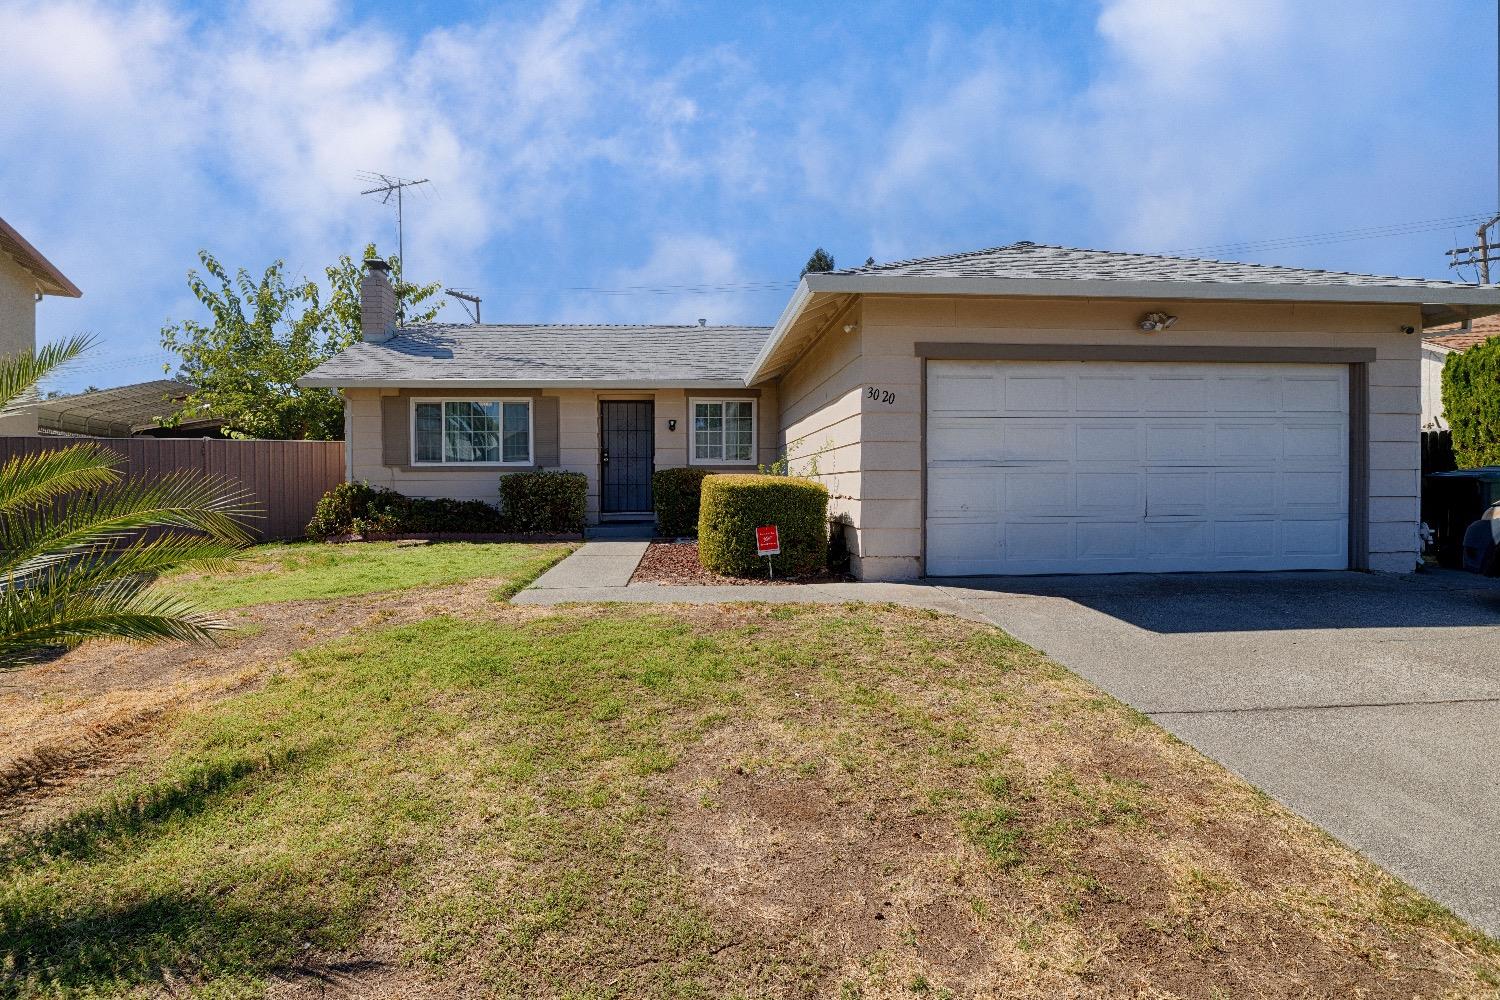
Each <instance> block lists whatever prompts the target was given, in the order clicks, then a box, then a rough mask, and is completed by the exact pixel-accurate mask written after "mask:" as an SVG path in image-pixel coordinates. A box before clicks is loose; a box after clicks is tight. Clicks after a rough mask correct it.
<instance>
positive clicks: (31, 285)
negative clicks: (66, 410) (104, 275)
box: [0, 219, 83, 435]
mask: <svg viewBox="0 0 1500 1000" xmlns="http://www.w3.org/2000/svg"><path fill="white" fill-rule="evenodd" d="M82 294H83V293H82V292H80V291H79V290H78V286H77V285H75V284H73V283H72V282H71V281H69V280H68V279H67V277H66V276H65V275H64V274H63V273H62V272H61V271H59V270H58V269H57V267H56V266H55V265H54V264H53V263H52V262H51V261H49V260H48V259H47V258H46V257H43V256H42V254H41V251H39V250H37V248H36V247H34V246H32V245H31V244H30V243H28V242H26V238H25V237H23V236H22V235H21V234H20V233H18V232H16V231H15V229H14V228H12V227H11V225H10V224H9V223H8V222H6V221H5V220H4V219H0V356H4V355H11V354H19V353H21V352H23V351H32V350H35V349H36V304H37V303H38V302H40V301H41V299H42V296H44V295H62V296H66V297H68V298H73V299H76V298H78V297H79V296H80V295H82ZM35 433H36V414H35V413H32V412H30V411H22V412H20V413H12V414H9V415H7V416H4V417H0V435H16V434H35Z"/></svg>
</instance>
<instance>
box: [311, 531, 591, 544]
mask: <svg viewBox="0 0 1500 1000" xmlns="http://www.w3.org/2000/svg"><path fill="white" fill-rule="evenodd" d="M582 540H583V536H582V535H579V534H568V533H566V532H563V533H547V532H532V533H529V534H516V533H510V534H505V533H496V532H483V531H427V532H384V531H372V532H370V533H369V534H367V535H330V536H329V537H327V538H324V539H322V541H325V542H529V543H536V544H541V543H543V542H578V541H582Z"/></svg>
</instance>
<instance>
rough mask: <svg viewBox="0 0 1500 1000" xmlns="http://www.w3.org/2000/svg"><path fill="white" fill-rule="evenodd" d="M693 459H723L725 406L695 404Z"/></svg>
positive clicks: (719, 404)
mask: <svg viewBox="0 0 1500 1000" xmlns="http://www.w3.org/2000/svg"><path fill="white" fill-rule="evenodd" d="M693 457H694V458H695V459H708V460H714V459H723V457H724V404H723V403H695V404H693Z"/></svg>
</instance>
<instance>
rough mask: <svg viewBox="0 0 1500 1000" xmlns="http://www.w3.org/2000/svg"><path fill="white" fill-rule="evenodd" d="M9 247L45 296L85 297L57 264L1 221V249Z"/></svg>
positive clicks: (9, 225)
mask: <svg viewBox="0 0 1500 1000" xmlns="http://www.w3.org/2000/svg"><path fill="white" fill-rule="evenodd" d="M7 247H8V248H9V250H8V252H9V253H10V255H11V256H12V257H13V258H14V259H15V261H16V263H17V264H18V265H20V266H21V267H22V268H24V269H25V270H26V271H27V272H29V273H30V274H31V276H32V277H33V278H35V279H36V282H37V288H38V289H39V290H40V291H41V293H42V294H43V295H60V296H63V297H65V298H70V299H77V298H81V297H82V296H83V292H81V291H79V289H78V286H77V285H75V284H73V282H72V281H70V280H68V276H67V275H65V274H63V273H62V271H60V270H58V268H57V265H56V264H53V263H52V262H51V261H50V260H48V259H47V258H46V257H44V256H43V255H42V252H41V251H40V250H38V249H37V248H36V247H34V246H32V245H31V243H30V242H28V241H27V239H26V237H24V236H22V235H21V234H20V233H18V232H16V230H15V228H14V227H13V226H11V224H10V223H8V222H6V221H5V220H4V219H0V249H6V248H7Z"/></svg>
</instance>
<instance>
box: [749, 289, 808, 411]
mask: <svg viewBox="0 0 1500 1000" xmlns="http://www.w3.org/2000/svg"><path fill="white" fill-rule="evenodd" d="M824 277H827V276H826V275H821V274H804V275H803V276H802V280H801V281H799V282H797V290H796V291H794V292H793V293H792V297H791V298H790V299H789V300H787V304H786V308H784V309H782V310H781V315H780V316H779V317H778V318H777V320H776V325H775V326H773V327H771V332H770V334H768V335H767V337H766V342H765V343H764V344H761V345H760V353H758V354H756V355H755V360H754V361H752V362H751V363H750V370H749V371H747V372H746V373H745V384H746V385H754V384H755V383H756V382H757V381H758V380H759V379H760V377H761V375H762V372H763V371H764V369H765V366H766V362H767V361H768V360H770V358H771V354H772V352H774V351H775V350H776V348H777V347H779V346H780V345H781V342H782V341H783V340H785V339H786V335H787V333H788V331H790V330H791V328H792V326H793V324H795V323H796V322H797V318H798V317H799V316H801V315H802V310H804V309H806V308H807V304H808V302H810V301H811V300H812V297H813V291H814V289H813V283H812V282H811V281H809V280H808V279H809V278H824Z"/></svg>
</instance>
